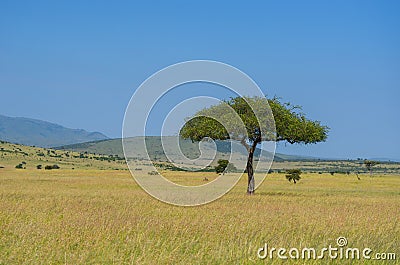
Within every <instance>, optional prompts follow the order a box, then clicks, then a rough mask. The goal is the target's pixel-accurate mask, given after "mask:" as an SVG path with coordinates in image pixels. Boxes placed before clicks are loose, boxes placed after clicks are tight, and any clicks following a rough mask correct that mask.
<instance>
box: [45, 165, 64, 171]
mask: <svg viewBox="0 0 400 265" xmlns="http://www.w3.org/2000/svg"><path fill="white" fill-rule="evenodd" d="M59 168H60V167H59V166H58V165H52V166H50V165H47V166H45V167H44V169H47V170H51V169H59Z"/></svg>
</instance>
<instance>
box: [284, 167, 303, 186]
mask: <svg viewBox="0 0 400 265" xmlns="http://www.w3.org/2000/svg"><path fill="white" fill-rule="evenodd" d="M301 173H302V172H301V170H300V169H297V168H294V169H288V170H286V179H287V180H288V181H289V182H290V181H292V180H293V183H294V184H296V183H297V181H299V180H300V179H301V176H300V175H301Z"/></svg>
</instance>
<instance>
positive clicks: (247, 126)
mask: <svg viewBox="0 0 400 265" xmlns="http://www.w3.org/2000/svg"><path fill="white" fill-rule="evenodd" d="M227 106H228V107H230V108H231V109H233V110H234V111H235V112H236V114H237V115H238V116H239V117H240V120H241V122H242V123H243V124H244V127H243V126H242V127H240V126H239V125H238V124H235V123H237V122H238V121H237V119H233V117H232V115H231V114H228V111H227ZM268 106H269V107H268ZM300 109H301V108H300V107H299V106H293V105H292V104H290V103H281V102H280V100H279V99H278V98H272V99H267V98H262V97H252V98H250V97H236V98H231V99H230V100H227V101H224V102H221V103H220V104H218V105H215V106H211V107H209V108H205V109H203V110H201V111H199V112H198V113H196V114H195V115H194V116H193V117H190V118H188V119H187V121H186V123H185V125H184V126H183V127H182V129H181V131H180V136H182V137H183V138H186V139H191V140H192V141H201V140H202V139H203V138H205V137H208V138H211V139H214V140H227V139H232V140H237V141H240V142H241V143H242V144H243V146H244V147H245V148H246V150H247V152H248V158H247V164H246V171H247V175H248V185H247V193H248V194H253V193H254V190H255V180H254V168H253V157H254V152H255V151H256V148H257V145H258V144H261V142H263V141H276V142H279V141H286V142H288V143H290V144H295V143H303V144H311V143H317V142H321V141H325V140H326V138H327V133H328V129H329V128H328V127H326V126H323V125H321V124H320V122H319V121H312V120H309V119H307V118H306V117H305V115H304V114H303V113H301V112H300V111H299V110H300ZM255 113H256V114H255ZM212 117H218V120H217V119H215V118H212ZM271 119H272V120H274V121H272V123H271ZM222 124H225V125H226V124H229V125H230V126H229V128H228V130H229V131H228V130H227V128H226V127H224V126H223V125H222ZM272 124H274V125H275V130H271V128H272V127H271V125H272ZM241 128H244V130H245V131H243V129H241Z"/></svg>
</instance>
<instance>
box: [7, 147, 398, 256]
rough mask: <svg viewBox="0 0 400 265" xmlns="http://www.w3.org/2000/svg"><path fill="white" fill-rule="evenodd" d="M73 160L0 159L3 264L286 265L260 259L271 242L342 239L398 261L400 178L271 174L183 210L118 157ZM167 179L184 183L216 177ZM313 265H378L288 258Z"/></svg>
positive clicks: (324, 243)
mask: <svg viewBox="0 0 400 265" xmlns="http://www.w3.org/2000/svg"><path fill="white" fill-rule="evenodd" d="M4 148H5V147H4ZM7 148H9V147H7ZM32 150H33V151H32V152H33V153H35V154H36V153H38V150H37V149H34V148H33V149H32ZM21 152H25V150H22V151H21ZM58 152H59V151H57V152H56V155H60V154H61V153H58ZM50 153H51V151H50ZM19 155H24V154H18V156H19ZM46 155H47V151H46ZM53 155H54V154H53ZM69 155H70V159H71V160H70V161H66V162H65V161H64V160H63V159H62V160H63V161H58V163H59V164H60V167H61V168H60V169H57V170H44V169H41V170H38V169H36V167H35V165H36V164H37V163H39V162H40V163H42V164H46V163H49V164H53V163H54V162H56V161H53V160H52V159H55V160H57V159H59V157H55V158H51V159H50V158H49V157H41V158H42V159H43V160H39V161H36V160H34V161H31V160H29V159H31V157H32V156H29V155H27V156H25V160H26V161H24V162H26V169H16V168H14V165H15V164H16V163H20V160H21V157H17V155H16V156H15V157H14V158H13V159H11V157H9V158H10V159H9V160H5V159H3V160H0V165H3V166H4V168H0V199H1V201H0V264H275V263H276V264H280V263H282V262H281V260H279V259H278V258H277V256H276V255H275V256H274V259H272V260H271V259H269V258H267V259H265V260H260V259H258V257H257V250H258V249H259V248H260V247H262V246H264V244H265V243H268V245H269V246H270V247H276V248H279V247H284V248H287V249H289V248H291V247H296V248H299V249H301V248H303V247H310V248H311V247H314V248H316V249H317V250H318V249H321V248H323V247H328V246H329V245H332V246H336V239H337V238H338V237H339V236H343V237H346V238H347V240H348V246H349V247H358V248H360V249H362V248H365V247H368V248H371V249H372V250H373V254H374V253H377V252H387V253H396V255H397V260H394V261H388V262H389V263H390V264H395V263H396V262H397V263H399V260H400V257H399V256H400V253H399V250H400V225H399V217H400V176H399V175H388V174H386V175H383V174H375V175H374V176H373V177H370V176H369V175H366V174H362V175H359V177H360V180H358V179H357V177H356V175H354V174H350V175H347V174H334V175H331V174H328V173H324V174H317V173H306V174H303V175H302V179H301V180H300V182H299V183H297V184H295V185H294V184H293V183H289V182H288V181H287V180H286V178H285V175H284V174H279V173H272V174H268V175H267V177H266V179H265V181H264V183H263V184H262V185H261V187H260V188H259V189H257V191H256V194H255V195H254V196H248V195H246V193H245V190H246V179H245V178H242V179H241V181H240V182H239V183H238V184H237V185H236V186H235V188H234V189H233V190H232V191H231V192H229V193H228V194H227V195H225V196H224V197H222V198H221V199H219V200H217V201H215V202H212V203H210V204H207V205H203V206H199V207H176V206H171V205H168V204H165V203H162V202H160V201H158V200H156V199H154V198H152V197H151V196H149V195H148V194H147V193H145V192H144V191H143V190H142V189H141V188H140V187H139V186H138V185H137V184H136V182H135V181H134V179H133V178H132V177H131V175H130V173H129V171H127V170H125V168H124V166H123V164H120V161H118V160H117V161H112V160H111V161H108V160H104V159H103V160H101V159H94V158H92V159H90V158H89V157H90V155H88V156H89V157H88V158H76V159H75V160H74V158H73V156H71V153H70V154H69ZM74 155H75V156H78V154H74ZM71 157H72V158H71ZM34 159H36V157H35V158H34ZM46 159H47V160H49V161H45V160H46ZM78 159H83V161H82V162H81V163H79V161H80V160H78ZM7 161H8V162H7ZM90 163H92V166H86V165H88V164H90ZM72 164H73V165H72ZM24 165H25V164H24ZM72 168H74V169H72ZM116 169H120V170H116ZM121 169H122V170H121ZM165 173H166V176H167V177H169V178H170V179H171V180H174V181H176V182H178V183H179V182H180V183H186V184H202V183H203V178H204V177H205V176H206V177H208V178H209V179H210V180H211V179H212V178H215V176H216V174H215V173H213V172H201V173H183V172H171V171H169V172H165ZM373 254H372V255H373ZM305 262H306V263H311V264H312V263H315V264H321V263H323V264H329V263H335V264H336V263H337V264H339V263H340V264H341V263H351V262H352V263H360V264H365V263H374V262H372V261H366V260H362V259H361V260H351V261H348V260H331V259H328V258H327V257H326V258H325V259H324V260H323V261H321V260H317V261H314V260H308V261H305V260H297V261H296V260H290V261H289V263H290V264H292V263H296V264H303V263H305ZM286 263H287V262H286ZM375 263H376V264H382V262H381V261H375Z"/></svg>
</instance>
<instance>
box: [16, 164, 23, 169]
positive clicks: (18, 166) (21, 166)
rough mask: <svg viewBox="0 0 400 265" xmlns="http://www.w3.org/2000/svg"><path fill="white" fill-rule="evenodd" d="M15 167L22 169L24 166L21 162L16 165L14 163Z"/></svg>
mask: <svg viewBox="0 0 400 265" xmlns="http://www.w3.org/2000/svg"><path fill="white" fill-rule="evenodd" d="M15 168H18V169H23V168H24V165H22V164H18V165H16V166H15Z"/></svg>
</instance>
